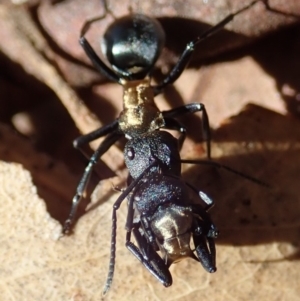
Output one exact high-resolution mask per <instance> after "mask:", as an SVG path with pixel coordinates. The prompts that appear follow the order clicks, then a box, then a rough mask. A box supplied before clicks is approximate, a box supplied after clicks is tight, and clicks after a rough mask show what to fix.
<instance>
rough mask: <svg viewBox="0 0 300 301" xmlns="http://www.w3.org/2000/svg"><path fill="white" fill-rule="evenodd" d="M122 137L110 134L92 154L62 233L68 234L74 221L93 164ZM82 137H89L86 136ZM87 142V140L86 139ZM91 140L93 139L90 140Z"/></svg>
mask: <svg viewBox="0 0 300 301" xmlns="http://www.w3.org/2000/svg"><path fill="white" fill-rule="evenodd" d="M121 136H122V135H121V134H119V133H117V132H112V133H110V134H109V135H108V136H107V137H106V138H105V139H104V140H103V142H102V143H101V144H100V146H99V147H98V149H97V150H96V151H95V152H94V154H93V155H92V157H91V158H90V160H89V163H88V165H87V167H86V168H85V171H84V174H83V176H82V178H81V179H80V181H79V184H78V186H77V189H76V194H75V196H74V197H73V200H72V208H71V211H70V214H69V217H68V219H67V220H66V221H65V223H64V226H63V233H64V234H68V233H69V232H70V229H71V227H72V224H73V222H74V219H75V215H76V212H77V209H78V206H79V203H80V201H81V199H82V197H83V194H84V192H85V190H86V186H87V184H88V182H89V179H90V176H91V174H92V171H93V168H94V166H95V164H97V162H98V161H99V159H100V157H101V156H102V155H103V154H104V153H105V152H106V151H107V150H108V149H109V148H110V147H111V146H112V145H113V144H114V143H115V142H116V141H117V140H119V139H120V137H121ZM82 137H85V138H86V137H89V136H88V135H86V136H82ZM87 140H88V139H87ZM92 140H93V139H92Z"/></svg>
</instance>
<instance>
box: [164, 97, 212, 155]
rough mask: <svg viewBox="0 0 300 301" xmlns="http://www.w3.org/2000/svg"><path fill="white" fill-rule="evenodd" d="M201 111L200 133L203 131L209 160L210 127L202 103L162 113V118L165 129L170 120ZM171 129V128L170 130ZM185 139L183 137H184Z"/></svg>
mask: <svg viewBox="0 0 300 301" xmlns="http://www.w3.org/2000/svg"><path fill="white" fill-rule="evenodd" d="M200 111H202V119H201V120H202V131H203V137H204V140H205V141H206V147H207V157H208V159H210V158H211V146H210V141H211V134H210V127H209V119H208V114H207V112H206V109H205V106H204V104H202V103H191V104H187V105H184V106H181V107H178V108H175V109H172V110H169V111H163V112H162V114H163V117H164V118H165V120H166V127H167V128H170V127H168V123H169V124H170V120H172V119H173V118H176V117H180V116H182V115H184V114H187V113H196V112H200ZM171 129H172V128H171ZM184 130H185V129H184ZM184 137H185V136H184Z"/></svg>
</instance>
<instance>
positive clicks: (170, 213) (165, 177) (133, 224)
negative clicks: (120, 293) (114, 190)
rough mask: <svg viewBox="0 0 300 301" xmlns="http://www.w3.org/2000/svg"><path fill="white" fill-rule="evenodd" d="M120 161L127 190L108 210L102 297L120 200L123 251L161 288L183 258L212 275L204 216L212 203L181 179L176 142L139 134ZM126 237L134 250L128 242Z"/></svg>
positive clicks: (210, 238)
mask: <svg viewBox="0 0 300 301" xmlns="http://www.w3.org/2000/svg"><path fill="white" fill-rule="evenodd" d="M124 157H125V162H126V166H127V168H128V170H129V174H130V175H129V180H128V184H129V185H128V187H127V188H126V190H125V191H123V193H122V194H121V195H120V197H119V198H118V199H117V201H116V202H115V204H114V206H113V214H112V223H113V225H112V236H111V239H112V240H111V257H110V264H109V272H108V277H107V281H106V284H105V288H104V291H103V293H104V294H105V293H106V292H107V291H108V290H109V288H110V286H111V283H112V280H113V274H114V266H115V249H116V228H117V214H116V211H117V210H118V208H119V207H120V205H121V203H122V202H123V201H124V199H125V198H126V197H128V214H127V220H126V226H125V228H126V230H127V234H126V247H127V248H128V249H129V250H130V251H131V253H132V254H133V255H134V256H135V257H136V258H137V259H138V260H139V261H140V262H141V263H142V264H143V265H144V266H145V267H146V269H147V270H148V271H149V272H150V273H151V274H152V275H153V276H154V277H155V278H156V279H157V280H159V281H160V282H161V283H162V284H163V285H164V286H165V287H168V286H170V285H171V284H172V275H171V273H170V271H169V267H170V265H171V264H172V263H175V262H178V261H180V260H181V259H183V258H186V257H190V258H193V259H195V260H197V261H199V262H200V263H201V264H202V266H203V267H204V269H205V270H206V271H208V272H210V273H213V272H215V271H216V266H215V262H216V260H215V257H216V251H215V243H214V238H216V237H217V235H218V230H217V229H216V227H215V225H214V224H213V223H212V221H211V219H210V217H209V215H208V213H207V210H208V209H210V208H211V207H212V206H213V201H212V200H211V199H210V198H209V197H208V196H207V195H206V194H205V193H203V192H202V191H200V192H198V191H196V189H194V188H193V187H191V186H190V185H189V184H186V183H185V182H184V181H183V180H182V179H181V161H180V155H179V148H178V141H177V139H175V138H174V137H173V136H172V135H171V134H170V133H168V132H165V131H154V132H151V133H147V134H144V135H142V136H140V137H136V138H133V139H131V140H129V141H128V142H127V144H126V146H125V149H124ZM201 202H202V203H204V204H201ZM132 233H133V235H134V237H135V241H136V243H137V246H136V245H135V244H134V243H133V242H132V241H131V234H132ZM191 237H192V238H193V244H194V250H192V249H191V242H190V241H191ZM158 251H160V252H161V255H162V257H161V256H160V255H159V254H158V253H157V252H158Z"/></svg>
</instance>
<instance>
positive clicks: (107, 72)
mask: <svg viewBox="0 0 300 301" xmlns="http://www.w3.org/2000/svg"><path fill="white" fill-rule="evenodd" d="M102 1H103V6H104V9H105V12H104V14H103V15H102V16H98V17H95V18H92V19H89V20H87V21H86V22H85V23H84V24H83V26H82V28H81V31H80V38H79V44H80V45H81V47H82V48H83V50H84V51H85V53H86V55H87V56H88V57H89V59H90V60H91V62H92V63H93V64H94V67H95V68H96V69H97V70H98V72H100V73H101V74H102V75H104V76H105V77H106V78H108V79H109V80H111V81H113V82H117V83H119V84H121V78H120V77H119V76H118V75H117V74H116V73H115V72H114V71H112V70H111V69H110V68H108V66H107V65H106V64H105V63H104V62H103V61H102V60H101V59H100V57H99V56H98V55H97V54H96V52H95V51H94V49H93V47H92V46H91V45H90V43H89V42H88V41H87V39H86V38H85V34H86V33H87V31H88V30H89V29H90V27H91V25H92V24H93V23H94V22H97V21H100V20H102V19H104V18H105V17H106V16H107V15H108V14H110V15H111V16H113V17H114V15H113V13H112V12H111V11H110V10H109V8H108V5H107V3H106V1H105V0H102ZM114 18H115V17H114Z"/></svg>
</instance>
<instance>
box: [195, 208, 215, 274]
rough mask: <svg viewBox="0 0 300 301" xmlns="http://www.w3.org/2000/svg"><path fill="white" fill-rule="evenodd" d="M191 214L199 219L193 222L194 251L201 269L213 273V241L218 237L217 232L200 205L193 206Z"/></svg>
mask: <svg viewBox="0 0 300 301" xmlns="http://www.w3.org/2000/svg"><path fill="white" fill-rule="evenodd" d="M192 212H193V213H194V214H197V215H199V217H200V218H201V220H200V219H197V220H196V221H195V229H194V233H193V240H194V245H195V250H196V253H197V256H198V259H199V261H200V263H201V264H202V266H203V268H204V269H205V270H206V271H207V272H209V273H214V272H215V271H216V270H217V269H216V247H215V242H214V239H215V238H217V237H218V234H219V231H218V229H217V228H216V226H215V225H214V224H213V222H212V221H211V218H210V216H209V214H208V213H207V212H206V211H205V210H204V209H203V208H202V206H200V205H193V206H192Z"/></svg>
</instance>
